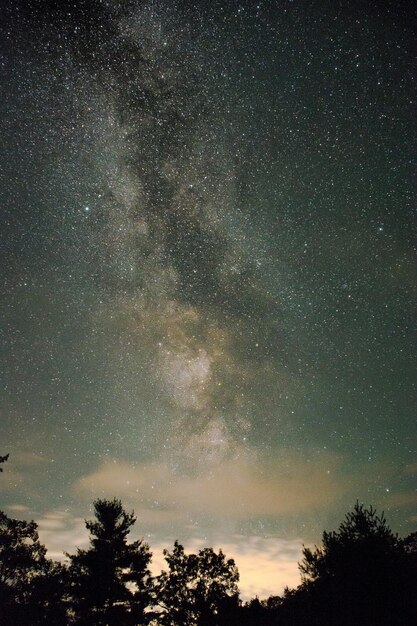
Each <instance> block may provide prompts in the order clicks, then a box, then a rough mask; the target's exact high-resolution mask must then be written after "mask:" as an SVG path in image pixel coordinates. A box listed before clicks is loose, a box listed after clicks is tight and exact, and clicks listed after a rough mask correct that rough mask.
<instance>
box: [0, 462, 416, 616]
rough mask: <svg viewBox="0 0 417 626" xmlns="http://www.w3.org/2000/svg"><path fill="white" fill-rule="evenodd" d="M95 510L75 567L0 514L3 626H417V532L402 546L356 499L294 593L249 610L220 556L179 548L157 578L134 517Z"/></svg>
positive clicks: (231, 568)
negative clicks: (135, 533) (134, 533)
mask: <svg viewBox="0 0 417 626" xmlns="http://www.w3.org/2000/svg"><path fill="white" fill-rule="evenodd" d="M7 458H8V455H7V456H4V457H0V471H2V468H1V464H2V463H4V462H5V461H7ZM94 511H95V519H94V520H92V521H86V527H87V530H88V531H89V532H90V546H89V548H88V549H86V550H81V549H77V551H76V552H75V554H66V557H67V562H66V563H61V562H54V561H52V560H50V559H48V558H47V557H46V548H45V546H43V545H42V544H41V543H40V541H39V535H38V531H37V524H36V523H35V522H33V521H31V522H25V521H22V520H17V519H12V518H10V517H8V516H7V515H6V514H5V513H3V512H1V511H0V626H37V625H41V624H42V625H45V624H47V625H48V626H70V625H73V624H74V625H78V626H138V625H148V626H272V625H274V626H306V625H307V624H308V625H309V626H417V532H415V533H413V534H411V535H409V536H408V537H406V538H405V539H401V538H399V537H398V536H397V535H395V534H394V533H393V532H392V531H391V530H390V528H389V527H388V525H387V523H386V520H385V518H384V516H383V515H382V516H378V515H377V514H376V511H375V510H374V509H373V508H372V507H371V508H369V509H367V508H365V507H364V506H363V505H362V504H359V503H358V502H357V503H356V505H355V507H354V509H353V511H352V512H350V513H348V514H347V515H346V517H345V520H344V521H343V522H342V523H341V524H340V526H339V529H338V530H337V531H333V532H324V533H323V539H322V544H321V546H320V547H315V548H314V549H313V550H311V549H309V548H306V547H304V548H303V559H302V561H301V563H299V569H300V572H301V577H302V582H301V584H300V585H299V586H298V587H297V588H296V589H288V588H287V589H285V591H284V594H283V595H282V596H272V597H270V598H268V599H267V600H264V601H260V600H259V599H258V598H255V599H253V600H251V601H250V602H246V603H242V601H241V600H240V598H239V589H238V582H239V573H238V570H237V567H236V565H235V562H234V561H233V559H226V557H225V555H224V554H223V552H222V551H221V550H219V552H215V551H214V550H213V549H212V548H204V549H203V550H200V551H199V552H198V554H186V553H185V551H184V548H183V546H182V545H180V544H179V543H178V542H175V543H174V547H173V549H172V551H169V550H164V556H165V560H166V563H167V567H166V569H165V570H163V571H162V572H161V574H160V575H159V576H152V575H151V572H150V569H149V565H150V562H151V557H152V554H151V552H150V549H149V546H148V544H147V543H145V542H143V541H141V540H138V541H134V542H131V543H129V542H128V535H129V532H130V530H131V528H132V526H133V524H134V523H135V521H136V519H135V516H134V514H133V513H128V512H126V511H125V510H124V508H123V506H122V503H121V502H120V500H117V499H113V500H104V499H103V500H96V501H95V502H94Z"/></svg>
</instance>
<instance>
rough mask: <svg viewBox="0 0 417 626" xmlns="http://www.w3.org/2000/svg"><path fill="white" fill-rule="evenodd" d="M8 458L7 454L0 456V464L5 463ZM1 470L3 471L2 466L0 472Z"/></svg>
mask: <svg viewBox="0 0 417 626" xmlns="http://www.w3.org/2000/svg"><path fill="white" fill-rule="evenodd" d="M8 458H9V455H8V454H6V456H0V466H1V465H2V463H5V462H6V461H7V460H8ZM2 471H3V468H2V467H0V472H2Z"/></svg>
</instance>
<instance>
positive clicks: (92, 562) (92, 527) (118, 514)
mask: <svg viewBox="0 0 417 626" xmlns="http://www.w3.org/2000/svg"><path fill="white" fill-rule="evenodd" d="M94 509H95V515H96V521H87V522H86V527H87V529H88V530H89V531H90V533H91V538H90V543H91V547H90V548H89V549H88V550H80V549H78V550H77V553H76V554H75V555H73V556H70V555H68V556H70V559H71V564H70V568H69V569H70V588H69V595H70V607H71V611H72V613H73V616H74V622H75V623H76V624H80V625H84V626H88V625H91V626H93V625H94V626H101V625H103V626H104V625H106V626H116V625H117V626H124V625H130V624H144V623H146V621H147V617H146V615H145V609H146V608H147V607H148V606H149V604H150V594H151V577H150V572H149V569H148V565H149V561H150V559H151V553H150V551H149V546H148V545H147V544H146V543H143V542H142V541H140V540H139V541H134V542H133V543H131V544H128V543H127V540H126V538H127V535H128V534H129V532H130V529H131V527H132V525H133V524H134V523H135V521H136V520H135V517H134V514H133V513H126V511H125V510H124V509H123V507H122V504H121V502H120V500H116V499H114V500H96V501H95V502H94Z"/></svg>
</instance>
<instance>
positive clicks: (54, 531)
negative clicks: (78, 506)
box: [36, 509, 88, 560]
mask: <svg viewBox="0 0 417 626" xmlns="http://www.w3.org/2000/svg"><path fill="white" fill-rule="evenodd" d="M36 521H37V524H38V531H39V538H40V540H41V542H42V543H43V544H45V545H46V547H47V548H48V557H49V558H51V559H57V560H63V558H64V552H69V553H71V552H74V549H75V547H85V546H87V544H88V532H87V530H86V528H85V521H84V520H83V519H82V518H81V517H73V516H72V515H71V514H70V513H69V512H68V511H66V510H62V509H54V510H50V511H47V512H46V513H44V514H43V515H42V517H40V518H39V519H37V520H36Z"/></svg>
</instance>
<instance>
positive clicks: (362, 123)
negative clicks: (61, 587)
mask: <svg viewBox="0 0 417 626" xmlns="http://www.w3.org/2000/svg"><path fill="white" fill-rule="evenodd" d="M410 6H411V5H409V4H407V3H391V2H384V3H381V2H375V1H372V2H368V3H366V4H364V3H359V2H355V1H353V0H348V1H347V2H339V1H337V2H334V1H332V2H330V1H328V2H327V1H325V0H320V1H319V0H316V1H314V2H306V1H302V0H299V1H290V0H280V1H277V2H272V1H269V2H265V1H262V0H260V1H259V2H255V1H251V2H249V1H246V2H245V1H243V2H237V1H236V2H235V1H231V2H225V1H224V0H223V1H222V2H220V1H216V0H214V1H211V2H203V1H200V2H195V3H192V2H180V1H172V2H171V1H170V2H168V1H164V0H159V1H155V0H154V1H151V0H143V1H140V0H134V1H131V0H127V1H125V2H116V1H113V0H101V1H100V0H74V1H72V2H66V3H62V4H61V3H56V2H47V1H43V2H40V1H36V0H29V1H25V2H23V1H17V2H10V3H7V2H6V3H4V19H3V20H2V26H1V29H2V33H1V35H2V42H3V45H2V53H1V72H2V76H1V83H2V87H3V94H2V98H1V107H2V113H1V123H2V156H1V170H0V171H1V205H2V229H1V233H2V234H1V251H2V270H3V271H2V292H3V293H2V299H1V320H2V321H1V333H2V334H1V342H2V349H1V358H2V394H1V453H3V454H5V453H7V452H9V453H10V460H9V462H8V464H7V466H6V467H5V472H4V474H3V475H2V492H1V500H2V502H1V504H2V506H3V507H4V508H5V509H6V511H8V512H9V513H10V514H13V515H15V516H16V517H26V518H28V517H33V518H35V520H37V521H38V523H39V525H40V530H41V538H42V539H43V540H44V541H45V542H46V543H47V545H48V546H49V548H50V553H51V555H52V556H59V554H62V551H63V550H64V549H67V550H70V551H71V550H73V549H74V546H75V545H82V544H83V543H85V542H86V540H87V537H86V532H85V529H84V530H83V518H84V517H89V515H90V514H91V503H92V501H93V499H94V498H96V497H103V496H106V497H113V496H117V497H120V498H121V499H122V501H123V503H124V504H125V505H126V506H127V507H132V508H134V509H135V512H136V514H137V516H138V522H137V525H136V527H137V530H136V532H137V533H138V535H141V536H145V537H147V539H148V540H149V542H150V544H151V547H152V548H154V551H155V553H157V552H158V549H159V548H160V547H162V546H163V547H167V546H169V545H172V541H173V540H174V539H175V538H178V539H179V540H180V541H182V542H184V543H185V545H186V547H196V546H197V547H198V546H203V545H213V546H216V547H217V546H223V548H224V549H225V551H226V553H227V554H228V556H229V555H230V556H234V557H235V558H236V561H237V564H238V566H239V569H240V571H241V577H242V590H243V592H244V593H246V594H249V595H250V594H252V595H254V594H255V593H257V594H260V595H261V596H262V595H266V594H270V593H279V592H280V591H281V590H282V587H283V586H284V585H285V584H297V582H298V574H297V567H296V562H297V559H298V558H299V554H300V547H301V543H302V542H306V543H311V542H314V541H319V539H320V534H321V531H322V530H323V529H324V528H327V529H332V528H334V527H335V526H336V525H337V524H338V523H339V521H340V520H341V518H342V517H343V515H344V513H345V512H346V511H347V510H349V509H350V508H351V507H352V505H353V504H354V502H355V500H356V499H357V498H358V499H359V500H361V501H363V502H365V503H366V504H367V505H368V504H373V505H375V506H377V507H378V509H379V510H381V509H384V510H385V512H386V515H387V517H388V521H389V522H390V524H391V526H392V527H393V529H394V530H395V531H398V532H399V533H400V534H402V535H405V534H407V533H408V532H411V531H412V530H414V529H415V527H416V524H417V510H416V505H417V490H416V474H417V456H416V450H417V432H416V413H415V406H416V396H415V366H416V358H415V350H414V346H415V339H416V337H415V295H416V271H415V260H416V255H415V252H416V250H415V246H413V243H414V242H415V221H414V220H415V188H414V187H413V183H414V181H413V171H414V170H413V159H414V154H415V153H414V148H415V137H414V135H413V133H414V122H413V115H414V110H415V109H414V108H413V105H414V101H415V91H414V86H413V78H414V76H415V67H414V65H413V53H414V52H415V44H414V39H415V25H416V22H415V11H413V10H412V9H411V8H410ZM155 556H156V561H157V564H158V563H159V562H158V558H159V557H158V556H157V555H156V554H155Z"/></svg>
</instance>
